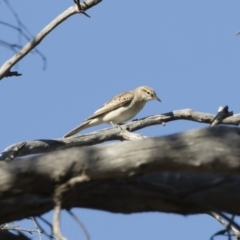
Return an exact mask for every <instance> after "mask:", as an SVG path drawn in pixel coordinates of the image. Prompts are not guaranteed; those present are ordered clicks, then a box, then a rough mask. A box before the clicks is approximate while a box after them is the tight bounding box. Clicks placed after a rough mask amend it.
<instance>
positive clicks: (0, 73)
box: [0, 0, 102, 80]
mask: <svg viewBox="0 0 240 240" xmlns="http://www.w3.org/2000/svg"><path fill="white" fill-rule="evenodd" d="M101 1H102V0H86V1H85V2H82V3H80V5H81V10H82V11H79V9H78V6H77V5H74V6H72V7H69V8H68V9H67V10H66V11H64V12H63V13H61V14H60V15H59V16H58V17H56V18H55V19H54V20H53V21H52V22H50V23H49V24H48V25H47V26H46V27H45V28H44V29H42V30H41V31H40V32H39V33H38V34H37V35H36V37H35V38H34V39H33V40H31V41H30V42H29V43H27V44H26V45H25V46H24V47H23V48H22V49H21V50H20V51H19V52H18V53H16V54H15V55H14V56H13V57H12V58H10V59H9V60H7V61H6V62H5V63H4V64H3V65H2V67H1V68H0V80H1V79H3V78H4V77H6V76H11V75H13V74H12V72H11V71H10V69H11V68H12V67H13V66H14V65H15V64H16V63H17V62H18V61H20V60H21V59H22V58H23V57H24V56H26V55H27V54H28V53H29V52H30V51H31V50H32V49H34V48H35V47H36V46H37V45H38V44H39V43H40V42H41V41H42V40H43V39H44V38H45V37H46V36H47V35H48V34H49V33H50V32H51V31H52V30H53V29H54V28H56V27H57V26H58V25H59V24H61V23H62V22H63V21H65V20H66V19H67V18H69V17H70V16H72V15H74V14H76V13H82V12H84V11H86V10H88V9H89V8H91V7H93V6H95V5H96V4H98V3H100V2H101Z"/></svg>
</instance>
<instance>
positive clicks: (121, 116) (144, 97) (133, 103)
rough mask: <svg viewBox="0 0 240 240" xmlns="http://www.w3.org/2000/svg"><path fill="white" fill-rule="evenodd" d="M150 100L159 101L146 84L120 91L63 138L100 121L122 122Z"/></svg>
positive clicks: (135, 113)
mask: <svg viewBox="0 0 240 240" xmlns="http://www.w3.org/2000/svg"><path fill="white" fill-rule="evenodd" d="M151 100H157V101H159V102H161V99H160V98H158V96H157V94H156V93H155V91H154V90H153V89H152V88H150V87H147V86H141V87H138V88H136V89H134V90H132V91H129V92H123V93H120V94H118V95H116V96H115V97H114V98H112V99H111V100H110V101H108V102H107V103H105V104H104V105H103V106H102V107H100V108H99V109H98V110H97V111H96V112H94V113H93V115H92V116H91V117H89V118H87V119H86V120H85V121H83V122H82V123H81V124H80V125H79V126H77V127H76V128H74V129H73V130H71V131H70V132H68V133H67V134H65V135H64V136H63V138H68V137H71V136H72V135H75V134H76V133H78V132H80V131H82V130H83V129H86V128H89V127H93V126H96V125H99V124H102V123H108V124H112V125H114V124H117V125H119V124H122V123H123V122H125V121H128V120H130V119H131V118H133V117H134V116H136V115H137V114H138V113H139V112H140V111H141V110H142V108H143V107H144V105H145V104H146V103H147V102H148V101H151Z"/></svg>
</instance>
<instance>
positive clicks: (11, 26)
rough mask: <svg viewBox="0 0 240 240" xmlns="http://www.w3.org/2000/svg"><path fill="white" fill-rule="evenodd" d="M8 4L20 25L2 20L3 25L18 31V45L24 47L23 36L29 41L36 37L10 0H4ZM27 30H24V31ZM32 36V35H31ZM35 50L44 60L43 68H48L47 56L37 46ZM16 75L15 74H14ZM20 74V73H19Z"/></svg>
mask: <svg viewBox="0 0 240 240" xmlns="http://www.w3.org/2000/svg"><path fill="white" fill-rule="evenodd" d="M4 2H5V4H6V6H7V7H8V9H9V10H10V11H11V13H12V14H13V16H14V18H15V20H16V22H17V24H18V27H15V26H14V25H12V24H9V23H6V22H4V21H0V23H1V24H2V25H5V26H7V27H10V28H12V29H14V30H16V31H18V46H19V49H20V48H22V38H21V37H24V38H25V39H26V40H27V41H29V42H30V41H31V39H33V38H34V36H33V34H32V33H31V32H30V31H29V30H28V28H27V27H26V26H25V25H24V24H23V22H22V21H21V19H20V17H19V16H18V14H17V13H16V11H15V10H14V8H13V7H12V5H11V4H10V3H9V1H8V0H4ZM23 30H24V31H25V32H26V33H25V32H24V31H23ZM29 36H30V37H29ZM33 52H35V53H37V54H38V55H39V56H40V57H41V58H42V60H43V70H45V69H46V67H47V59H46V57H45V56H44V54H43V53H42V52H41V51H39V50H38V49H37V48H35V49H33ZM12 76H14V75H12ZM18 76H20V75H18Z"/></svg>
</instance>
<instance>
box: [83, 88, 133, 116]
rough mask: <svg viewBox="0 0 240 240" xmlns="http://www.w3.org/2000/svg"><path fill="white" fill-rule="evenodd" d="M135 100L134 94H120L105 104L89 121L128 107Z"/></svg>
mask: <svg viewBox="0 0 240 240" xmlns="http://www.w3.org/2000/svg"><path fill="white" fill-rule="evenodd" d="M133 98H134V93H133V92H124V93H120V94H118V95H117V96H115V97H114V98H113V99H111V100H110V101H109V102H107V103H105V104H104V105H103V106H102V107H100V108H99V109H98V110H97V111H96V112H95V113H94V114H93V115H92V116H91V117H89V118H88V119H87V120H89V119H92V118H95V117H97V116H100V115H102V114H104V113H108V112H110V111H112V110H114V109H117V108H119V107H123V106H126V105H128V104H130V103H131V102H132V100H133Z"/></svg>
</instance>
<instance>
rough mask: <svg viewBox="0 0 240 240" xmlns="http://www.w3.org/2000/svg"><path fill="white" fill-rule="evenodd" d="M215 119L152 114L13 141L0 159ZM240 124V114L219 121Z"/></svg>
mask: <svg viewBox="0 0 240 240" xmlns="http://www.w3.org/2000/svg"><path fill="white" fill-rule="evenodd" d="M214 118H215V116H214V115H213V114H209V113H202V112H196V111H193V110H191V109H183V110H176V111H173V112H169V113H164V114H161V115H154V116H150V117H146V118H142V119H139V120H133V121H132V122H129V123H127V124H125V125H121V127H120V128H119V127H115V128H108V129H104V130H101V131H98V132H93V133H90V134H86V135H79V136H76V137H71V138H64V139H62V138H61V139H56V140H49V139H42V140H41V139H40V140H34V141H29V142H25V145H24V146H23V147H22V144H23V143H16V144H13V145H11V146H9V147H7V148H6V149H4V150H3V152H2V154H1V156H0V160H6V159H10V160H12V159H13V158H12V157H11V156H12V155H14V154H16V151H17V156H27V155H30V154H36V153H47V152H50V151H53V150H57V149H65V148H69V147H74V146H90V145H94V144H99V143H103V142H106V141H112V140H120V141H123V140H126V139H127V140H136V139H141V138H142V136H140V135H139V134H131V133H130V132H134V131H137V130H139V129H142V128H145V127H149V126H153V125H158V124H166V123H167V122H171V121H176V120H189V121H194V122H199V123H207V124H211V123H212V122H213V120H214ZM239 123H240V114H235V115H234V116H232V117H228V118H225V119H223V120H222V122H221V124H226V125H239ZM126 130H127V131H128V134H126V132H127V131H126ZM159 132H160V130H159ZM21 147H22V148H21Z"/></svg>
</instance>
